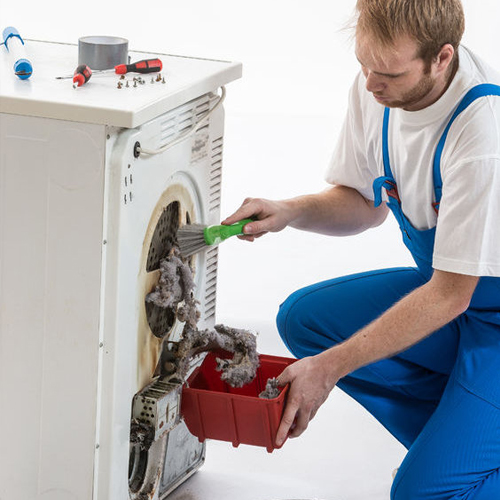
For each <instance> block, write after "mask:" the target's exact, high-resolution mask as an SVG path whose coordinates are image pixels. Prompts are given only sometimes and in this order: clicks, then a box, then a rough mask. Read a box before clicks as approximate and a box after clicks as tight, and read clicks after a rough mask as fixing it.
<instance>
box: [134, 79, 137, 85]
mask: <svg viewBox="0 0 500 500" xmlns="http://www.w3.org/2000/svg"><path fill="white" fill-rule="evenodd" d="M134 87H137V80H136V79H135V78H134Z"/></svg>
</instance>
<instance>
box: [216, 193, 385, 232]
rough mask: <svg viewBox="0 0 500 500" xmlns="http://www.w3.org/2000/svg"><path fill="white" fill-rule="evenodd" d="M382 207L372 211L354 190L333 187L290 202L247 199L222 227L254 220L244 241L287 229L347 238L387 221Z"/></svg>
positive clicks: (370, 205) (245, 228)
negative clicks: (250, 219)
mask: <svg viewBox="0 0 500 500" xmlns="http://www.w3.org/2000/svg"><path fill="white" fill-rule="evenodd" d="M387 213H388V208H387V207H386V206H385V204H383V205H381V206H380V207H377V208H375V207H374V206H373V202H372V201H370V200H367V199H366V198H364V197H363V196H362V195H361V194H360V193H359V192H358V191H356V190H355V189H352V188H349V187H346V186H334V187H331V188H329V189H326V190H325V191H322V192H320V193H317V194H311V195H305V196H299V197H297V198H291V199H289V200H282V201H271V200H264V199H260V198H247V199H246V200H245V201H244V202H243V204H242V205H241V207H240V208H239V209H238V210H237V211H236V212H235V213H234V214H232V215H231V216H229V217H228V218H227V219H226V220H224V221H223V224H234V223H235V222H238V221H240V220H242V219H247V218H255V219H256V221H255V222H251V223H249V224H247V225H245V227H244V231H245V236H243V239H247V240H250V241H252V240H253V239H254V238H255V237H259V236H262V235H263V234H265V233H267V232H277V231H281V230H282V229H284V228H285V227H286V226H291V227H295V228H297V229H302V230H305V231H313V232H317V233H321V234H328V235H332V236H347V235H351V234H357V233H360V232H362V231H364V230H366V229H368V228H370V227H375V226H378V225H380V224H381V223H382V222H383V221H384V220H385V218H386V216H387Z"/></svg>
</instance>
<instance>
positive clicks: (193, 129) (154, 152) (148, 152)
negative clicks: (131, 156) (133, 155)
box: [137, 86, 226, 155]
mask: <svg viewBox="0 0 500 500" xmlns="http://www.w3.org/2000/svg"><path fill="white" fill-rule="evenodd" d="M225 98H226V87H224V86H222V87H221V95H220V97H219V100H218V101H217V102H216V104H215V106H214V107H213V108H212V109H210V110H209V111H207V112H206V113H205V114H204V115H203V116H202V117H201V118H200V119H199V120H198V121H197V122H196V123H194V124H193V125H191V127H190V128H189V129H187V130H186V131H185V132H184V133H183V134H182V135H181V136H180V137H178V138H177V139H175V140H174V141H172V142H169V143H168V144H165V146H162V147H161V148H160V149H147V148H143V147H142V146H138V147H137V152H138V153H139V154H140V155H141V154H145V155H158V154H161V153H163V152H165V151H166V150H167V149H170V148H172V147H174V146H176V145H177V144H179V143H180V142H182V141H184V140H186V139H187V138H188V137H191V136H192V135H193V134H194V133H196V131H197V130H198V129H199V128H200V127H201V126H202V125H203V123H204V122H205V121H206V120H207V119H208V118H209V117H210V115H211V114H212V113H213V112H214V111H215V110H216V109H217V108H219V107H220V106H221V104H222V103H223V102H224V99H225Z"/></svg>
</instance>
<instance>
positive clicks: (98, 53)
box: [78, 36, 128, 69]
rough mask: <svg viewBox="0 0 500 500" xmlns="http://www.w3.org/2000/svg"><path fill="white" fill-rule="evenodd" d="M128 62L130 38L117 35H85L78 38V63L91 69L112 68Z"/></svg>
mask: <svg viewBox="0 0 500 500" xmlns="http://www.w3.org/2000/svg"><path fill="white" fill-rule="evenodd" d="M127 63H128V40H127V39H125V38H119V37H115V36H83V37H81V38H79V39H78V64H79V65H80V64H86V65H87V66H89V67H90V69H110V68H114V67H115V66H117V65H118V64H127Z"/></svg>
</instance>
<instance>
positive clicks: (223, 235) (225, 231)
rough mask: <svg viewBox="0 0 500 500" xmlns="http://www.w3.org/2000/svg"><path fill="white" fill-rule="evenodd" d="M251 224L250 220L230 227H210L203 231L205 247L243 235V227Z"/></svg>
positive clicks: (241, 221)
mask: <svg viewBox="0 0 500 500" xmlns="http://www.w3.org/2000/svg"><path fill="white" fill-rule="evenodd" d="M249 222H253V220H252V219H243V220H240V221H239V222H235V223H234V224H231V225H230V226H224V225H220V226H211V227H207V228H206V229H205V235H204V236H205V242H206V243H207V245H218V244H219V243H220V242H221V241H224V240H227V239H228V238H229V237H231V236H237V235H238V234H243V226H245V224H248V223H249Z"/></svg>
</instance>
